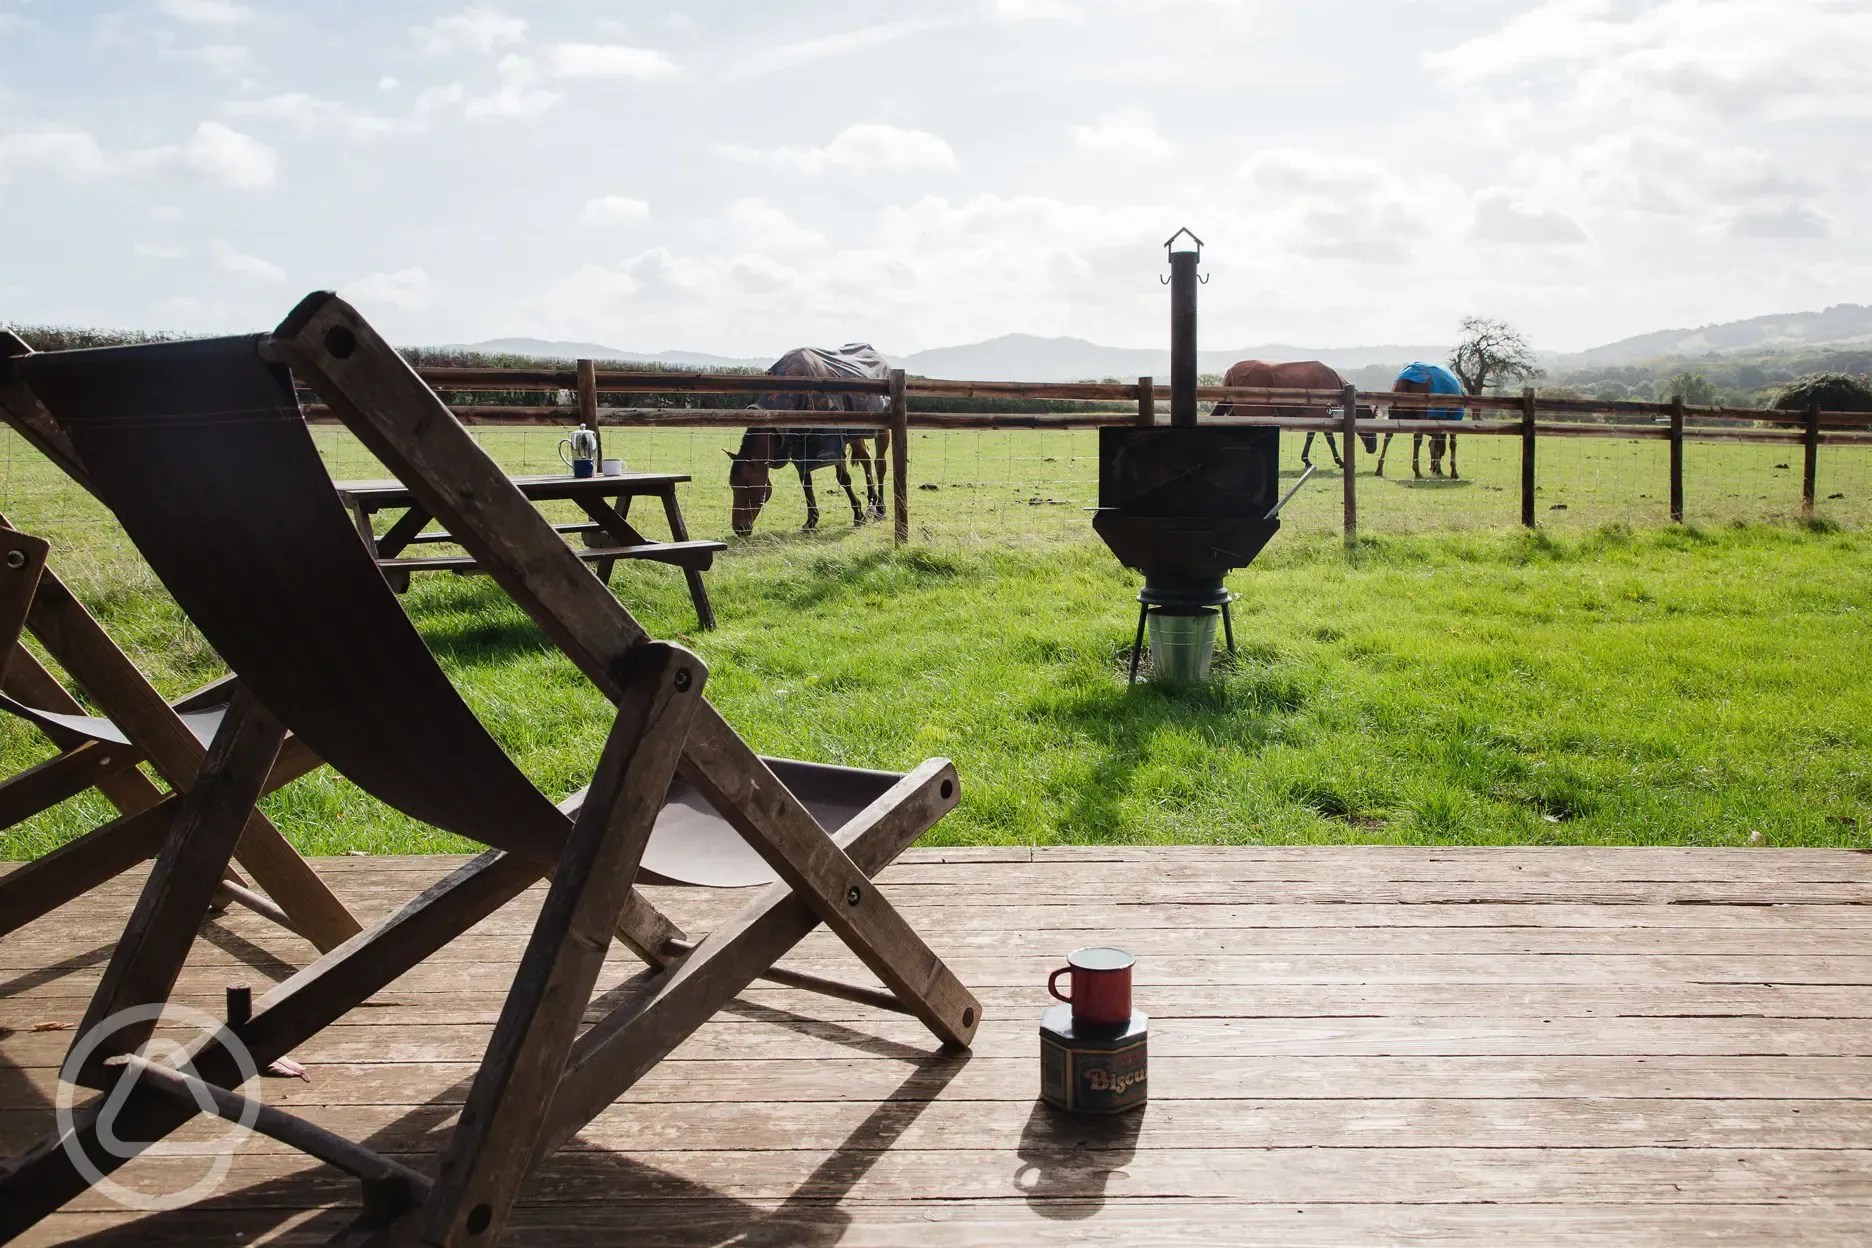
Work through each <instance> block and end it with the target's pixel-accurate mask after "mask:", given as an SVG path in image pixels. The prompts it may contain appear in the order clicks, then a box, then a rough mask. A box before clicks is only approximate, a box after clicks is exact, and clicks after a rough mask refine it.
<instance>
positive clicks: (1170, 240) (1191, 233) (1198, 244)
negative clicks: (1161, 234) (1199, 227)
mask: <svg viewBox="0 0 1872 1248" xmlns="http://www.w3.org/2000/svg"><path fill="white" fill-rule="evenodd" d="M1185 234H1187V235H1189V238H1190V241H1191V242H1192V243H1195V244H1196V247H1195V252H1196V254H1197V255H1198V256H1201V255H1202V249H1203V241H1202V239H1200V238H1197V237H1196V231H1194V230H1192V229H1190V228H1189V226H1187V225H1186V226H1184V227H1182V228H1181V229H1179V230H1178V231H1177V232H1176V233H1174V234H1172V235H1171V236H1170V237H1169V238H1166V239H1164V253H1165V254H1166V255H1168V254H1169V253H1170V249H1171V247H1172V245H1174V244H1175V242H1176V241H1177V239H1179V238H1182V237H1183V236H1184V235H1185ZM1183 250H1184V251H1189V250H1190V248H1188V247H1185V248H1183Z"/></svg>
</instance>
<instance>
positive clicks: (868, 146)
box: [716, 124, 956, 174]
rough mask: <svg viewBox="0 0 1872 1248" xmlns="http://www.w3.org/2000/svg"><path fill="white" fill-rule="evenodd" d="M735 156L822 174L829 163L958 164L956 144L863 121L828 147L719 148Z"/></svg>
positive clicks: (875, 168) (866, 168)
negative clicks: (954, 146) (950, 144)
mask: <svg viewBox="0 0 1872 1248" xmlns="http://www.w3.org/2000/svg"><path fill="white" fill-rule="evenodd" d="M716 150H717V151H718V152H719V153H720V154H721V155H723V156H726V157H728V158H729V159H731V160H738V161H742V162H745V163H750V164H765V165H771V166H773V167H774V168H777V169H785V170H792V171H795V172H798V173H807V174H816V173H821V172H823V171H824V170H826V169H828V168H841V169H851V170H855V171H859V172H880V171H893V172H904V171H908V170H915V169H953V168H955V166H956V154H955V149H954V148H952V147H950V146H949V144H948V143H946V142H944V141H943V139H942V138H941V136H939V135H934V134H931V133H930V132H929V131H927V130H905V129H900V128H899V127H897V126H886V125H877V124H857V125H850V126H847V127H845V129H843V130H841V131H839V133H838V134H837V135H836V136H834V137H833V139H832V141H831V142H829V143H827V144H826V145H825V146H824V147H810V148H800V147H779V148H773V149H770V150H767V151H758V150H755V149H752V148H746V147H734V146H723V147H719V148H717V149H716Z"/></svg>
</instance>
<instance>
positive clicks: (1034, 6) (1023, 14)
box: [988, 0, 1078, 22]
mask: <svg viewBox="0 0 1872 1248" xmlns="http://www.w3.org/2000/svg"><path fill="white" fill-rule="evenodd" d="M988 14H989V16H990V17H992V18H994V19H995V20H997V21H1002V22H1030V21H1036V20H1042V19H1048V18H1065V17H1076V16H1078V15H1077V14H1076V13H1075V12H1074V11H1073V10H1072V9H1071V8H1070V7H1068V6H1067V4H1066V3H1065V0H989V4H988Z"/></svg>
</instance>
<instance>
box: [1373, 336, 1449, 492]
mask: <svg viewBox="0 0 1872 1248" xmlns="http://www.w3.org/2000/svg"><path fill="white" fill-rule="evenodd" d="M1391 393H1393V394H1463V393H1465V392H1464V390H1463V384H1462V382H1461V381H1459V380H1457V378H1456V374H1454V373H1452V372H1450V371H1449V369H1447V368H1444V367H1443V366H1442V365H1441V364H1426V363H1424V362H1423V361H1422V360H1418V361H1416V362H1415V363H1412V364H1406V365H1405V366H1404V368H1403V369H1402V370H1401V371H1400V372H1399V373H1398V375H1397V380H1396V381H1393V382H1392V383H1391ZM1410 416H1411V418H1413V419H1415V418H1418V417H1421V418H1422V419H1424V420H1448V421H1459V420H1461V419H1462V418H1463V409H1462V408H1460V407H1432V408H1428V409H1426V410H1424V411H1422V412H1411V413H1410ZM1393 419H1395V416H1394V417H1393ZM1394 436H1395V435H1394V434H1391V433H1389V432H1387V433H1386V434H1385V435H1384V447H1383V449H1381V450H1380V451H1379V452H1378V467H1377V469H1376V470H1375V471H1376V475H1378V476H1381V477H1382V476H1384V461H1385V455H1386V454H1387V453H1388V452H1389V451H1390V450H1391V439H1392V438H1393V437H1394ZM1428 436H1429V438H1430V475H1431V476H1435V477H1440V476H1442V475H1443V443H1444V440H1445V439H1446V438H1447V439H1448V441H1449V475H1450V479H1451V480H1452V481H1453V480H1456V479H1458V478H1459V477H1460V476H1461V474H1460V473H1458V472H1457V471H1456V433H1455V430H1453V429H1452V430H1451V431H1450V432H1449V433H1447V434H1443V433H1433V434H1430V435H1428ZM1424 437H1425V435H1424V434H1421V433H1413V434H1411V457H1410V458H1411V475H1412V476H1414V477H1421V476H1423V466H1422V460H1421V458H1420V456H1421V454H1422V452H1423V440H1424Z"/></svg>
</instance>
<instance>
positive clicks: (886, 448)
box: [871, 429, 891, 520]
mask: <svg viewBox="0 0 1872 1248" xmlns="http://www.w3.org/2000/svg"><path fill="white" fill-rule="evenodd" d="M875 440H876V442H877V483H878V486H877V490H878V492H877V506H876V507H873V508H872V509H871V514H872V515H874V516H876V517H877V518H878V519H880V520H882V519H883V518H884V474H885V472H886V471H887V469H886V468H885V467H884V465H885V464H887V463H889V462H890V459H889V454H890V440H891V435H890V430H888V429H880V430H878V431H877V438H876V439H875Z"/></svg>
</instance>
